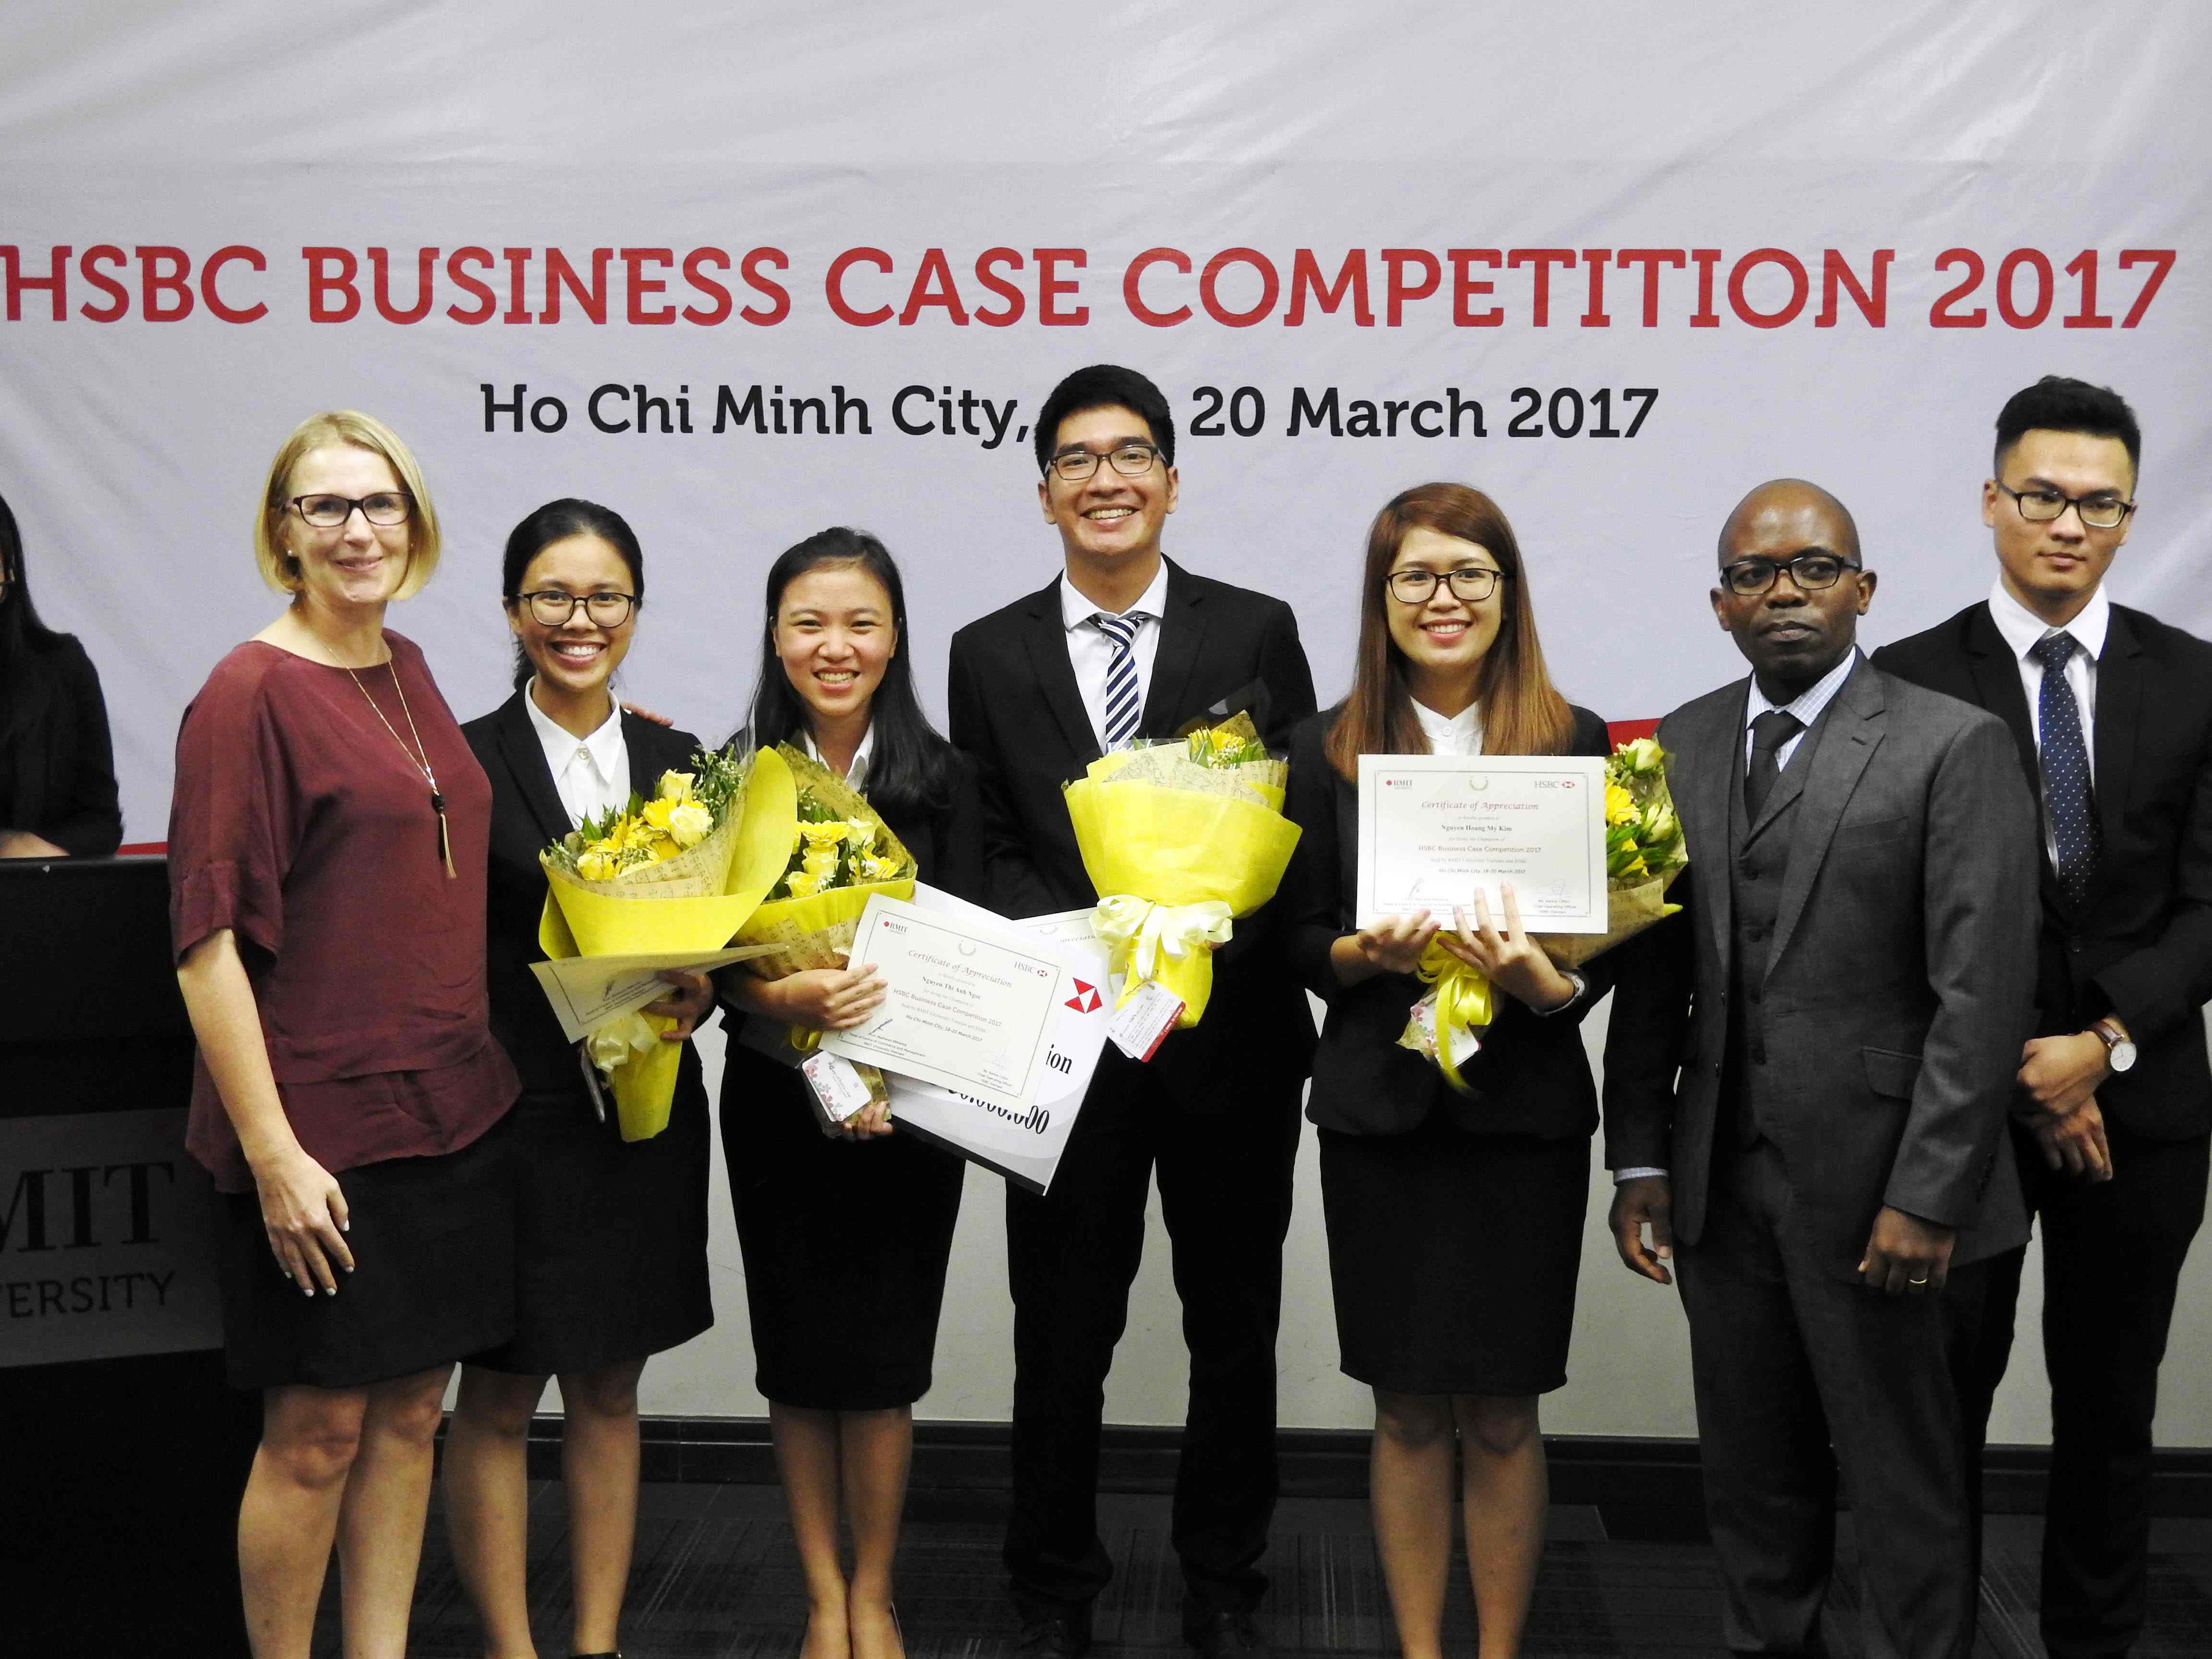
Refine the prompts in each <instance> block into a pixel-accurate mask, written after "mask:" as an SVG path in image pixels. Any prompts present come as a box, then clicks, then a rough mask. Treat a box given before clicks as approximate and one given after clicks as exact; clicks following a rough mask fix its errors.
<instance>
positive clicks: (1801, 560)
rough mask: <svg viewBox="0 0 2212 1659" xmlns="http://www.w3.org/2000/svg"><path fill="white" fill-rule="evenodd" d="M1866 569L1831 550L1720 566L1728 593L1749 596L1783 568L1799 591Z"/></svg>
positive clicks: (1771, 583) (1771, 582)
mask: <svg viewBox="0 0 2212 1659" xmlns="http://www.w3.org/2000/svg"><path fill="white" fill-rule="evenodd" d="M1865 568H1866V567H1865V566H1864V565H1863V564H1860V563H1857V562H1856V561H1853V560H1850V559H1839V558H1838V557H1837V556H1835V555H1834V554H1832V553H1800V554H1799V555H1798V556H1796V558H1794V559H1738V560H1737V561H1736V562H1735V563H1734V564H1729V565H1723V566H1722V567H1721V580H1722V582H1723V584H1725V585H1726V586H1727V588H1728V591H1729V592H1731V593H1741V594H1742V595H1743V596H1744V598H1746V599H1749V598H1751V597H1752V595H1753V594H1755V593H1764V592H1766V590H1767V589H1768V588H1770V587H1771V586H1774V579H1775V578H1776V577H1777V576H1778V575H1780V574H1782V573H1783V572H1784V571H1785V570H1786V571H1788V572H1789V573H1790V580H1791V581H1792V582H1794V583H1795V584H1796V586H1798V588H1799V589H1800V590H1802V592H1808V593H1810V592H1815V591H1816V590H1818V589H1820V588H1824V587H1833V586H1835V585H1836V584H1837V583H1838V582H1839V581H1841V580H1843V576H1844V572H1845V571H1846V570H1863V569H1865Z"/></svg>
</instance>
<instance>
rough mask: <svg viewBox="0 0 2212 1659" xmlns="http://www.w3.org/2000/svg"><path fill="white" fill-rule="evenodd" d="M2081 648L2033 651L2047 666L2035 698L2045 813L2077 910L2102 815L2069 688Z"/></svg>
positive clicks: (2047, 642) (2063, 883) (2059, 642)
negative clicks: (2091, 787) (2068, 679)
mask: <svg viewBox="0 0 2212 1659" xmlns="http://www.w3.org/2000/svg"><path fill="white" fill-rule="evenodd" d="M2080 649H2081V647H2080V646H2079V645H2077V644H2076V643H2075V640H2074V636H2073V635H2071V634H2068V633H2065V632H2063V631H2062V632H2060V633H2057V634H2051V635H2045V637H2044V638H2042V639H2040V640H2038V641H2036V642H2035V645H2034V647H2033V648H2032V649H2031V650H2030V651H2029V652H2028V653H2027V654H2028V655H2030V656H2031V657H2033V658H2034V659H2036V661H2038V662H2039V663H2041V664H2042V665H2043V684H2042V686H2041V688H2040V689H2039V690H2038V691H2037V693H2036V698H2035V713H2036V726H2037V729H2038V732H2039V734H2040V739H2041V740H2040V742H2039V745H2038V747H2039V751H2040V754H2041V757H2042V761H2043V810H2044V811H2045V812H2046V813H2047V814H2048V815H2049V816H2050V820H2051V842H2052V845H2053V846H2054V847H2055V848H2056V849H2057V854H2058V884H2059V886H2060V887H2061V888H2063V890H2065V894H2066V897H2067V900H2068V902H2069V903H2072V904H2075V905H2076V906H2078V905H2080V904H2081V902H2082V901H2083V900H2084V899H2086V898H2087V897H2088V896H2089V878H2090V877H2091V876H2092V875H2093V874H2094V873H2095V872H2096V868H2097V848H2098V835H2097V811H2096V807H2095V805H2094V803H2093V801H2092V800H2091V799H2090V795H2089V750H2088V749H2087V746H2086V745H2085V744H2083V743H2082V741H2081V709H2080V708H2079V707H2078V706H2077V705H2076V704H2075V701H2074V688H2073V687H2072V686H2070V685H2069V684H2067V683H2066V665H2067V662H2068V661H2069V659H2071V658H2072V657H2073V655H2074V653H2075V652H2076V651H2078V650H2080Z"/></svg>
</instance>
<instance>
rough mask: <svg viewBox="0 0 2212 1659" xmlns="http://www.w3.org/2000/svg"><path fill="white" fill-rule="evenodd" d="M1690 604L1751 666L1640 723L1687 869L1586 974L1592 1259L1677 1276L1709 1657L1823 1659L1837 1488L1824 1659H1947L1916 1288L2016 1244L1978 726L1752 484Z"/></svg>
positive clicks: (1843, 573)
mask: <svg viewBox="0 0 2212 1659" xmlns="http://www.w3.org/2000/svg"><path fill="white" fill-rule="evenodd" d="M1717 578H1718V580H1717V582H1716V584H1715V586H1714V587H1713V590H1712V595H1711V598H1712V607H1713V613H1714V615H1715V617H1717V619H1718V621H1719V623H1720V625H1721V627H1722V628H1723V629H1725V630H1726V631H1727V632H1728V634H1729V635H1730V637H1731V638H1733V639H1734V641H1735V646H1736V648H1737V650H1738V651H1740V652H1741V653H1742V654H1743V657H1744V659H1745V660H1746V661H1747V662H1748V663H1749V664H1750V665H1751V670H1752V672H1751V675H1750V678H1748V680H1739V681H1736V682H1735V683H1734V684H1729V685H1725V686H1723V687H1721V688H1720V689H1719V690H1716V691H1711V692H1708V693H1706V694H1705V696H1701V697H1699V698H1696V699H1694V700H1693V701H1692V702H1688V703H1686V704H1684V705H1683V706H1682V707H1681V708H1678V709H1676V710H1675V711H1674V713H1673V714H1669V715H1668V716H1667V718H1666V719H1665V720H1662V721H1661V722H1660V726H1659V741H1660V743H1661V744H1662V745H1663V746H1664V748H1665V749H1666V750H1667V754H1668V763H1667V780H1668V787H1669V789H1670V790H1671V792H1672V793H1673V796H1674V809H1675V811H1676V812H1677V814H1678V815H1679V816H1680V819H1681V823H1682V834H1683V837H1684V839H1685V841H1686V843H1687V844H1688V847H1689V848H1690V857H1691V863H1690V867H1689V868H1688V869H1687V870H1686V871H1685V872H1683V873H1682V875H1681V876H1680V878H1677V880H1676V883H1675V885H1674V893H1673V896H1674V897H1675V898H1676V899H1677V900H1679V901H1680V903H1681V906H1682V910H1681V913H1680V915H1676V916H1674V917H1672V918H1670V919H1669V920H1668V921H1662V922H1661V923H1659V924H1658V925H1657V926H1656V927H1653V928H1652V929H1650V932H1648V933H1645V934H1644V935H1643V936H1642V937H1641V938H1639V939H1634V940H1632V941H1631V942H1630V943H1629V944H1628V945H1624V946H1622V947H1621V949H1622V951H1624V952H1626V953H1631V954H1628V955H1625V956H1624V957H1623V960H1622V962H1621V963H1620V970H1619V972H1620V978H1619V982H1618V985H1617V987H1616V989H1615V991H1614V994H1613V1017H1612V1023H1611V1025H1610V1028H1609V1029H1608V1030H1607V1035H1606V1048H1605V1131H1606V1164H1607V1168H1609V1169H1611V1170H1613V1173H1614V1177H1615V1180H1616V1182H1618V1185H1617V1186H1616V1188H1615V1189H1614V1195H1613V1208H1612V1217H1611V1219H1612V1224H1613V1241H1614V1245H1615V1248H1616V1249H1618V1251H1619V1252H1620V1259H1621V1261H1622V1262H1623V1264H1624V1265H1625V1266H1626V1267H1628V1268H1629V1269H1630V1270H1631V1271H1632V1272H1634V1273H1640V1274H1642V1275H1643V1276H1644V1277H1645V1278H1647V1279H1654V1280H1656V1281H1657V1282H1658V1283H1660V1284H1662V1285H1663V1284H1666V1283H1668V1280H1669V1278H1670V1274H1669V1272H1668V1267H1667V1265H1666V1261H1667V1258H1668V1257H1669V1256H1671V1257H1672V1260H1673V1262H1674V1271H1675V1272H1677V1273H1680V1276H1681V1296H1682V1308H1683V1311H1684V1312H1685V1313H1686V1315H1687V1316H1689V1326H1690V1356H1691V1367H1692V1377H1693V1380H1694V1382H1695V1385H1696V1395H1697V1408H1698V1433H1699V1440H1700V1442H1701V1443H1702V1445H1703V1449H1704V1460H1705V1512H1706V1516H1707V1518H1708V1519H1709V1520H1710V1521H1711V1525H1712V1534H1713V1550H1714V1554H1715V1557H1716V1559H1717V1564H1718V1565H1719V1568H1720V1576H1721V1584H1722V1591H1723V1602H1722V1607H1723V1611H1722V1632H1723V1637H1724V1638H1725V1640H1726V1642H1727V1644H1728V1646H1729V1648H1730V1649H1731V1650H1735V1651H1736V1652H1739V1653H1769V1654H1784V1653H1809V1652H1823V1651H1827V1650H1829V1649H1828V1648H1827V1647H1826V1645H1824V1643H1825V1641H1826V1638H1824V1637H1823V1635H1822V1633H1821V1626H1822V1622H1823V1620H1822V1614H1823V1612H1824V1610H1825V1609H1826V1607H1827V1606H1828V1602H1829V1595H1830V1588H1831V1581H1832V1576H1833V1573H1834V1571H1835V1523H1836V1498H1837V1492H1838V1473H1839V1472H1840V1474H1841V1479H1842V1485H1843V1488H1844V1490H1845V1491H1848V1492H1849V1493H1850V1500H1851V1508H1852V1515H1853V1518H1854V1520H1855V1522H1856V1523H1857V1538H1858V1557H1859V1575H1858V1581H1859V1582H1858V1591H1859V1593H1858V1597H1857V1602H1858V1606H1857V1626H1858V1631H1857V1646H1856V1648H1855V1649H1854V1650H1855V1651H1857V1652H1858V1653H1860V1654H1863V1655H1864V1656H1865V1659H1950V1656H1954V1655H1956V1654H1960V1653H1963V1652H1964V1651H1965V1646H1964V1642H1965V1635H1966V1629H1967V1627H1968V1626H1967V1620H1968V1619H1969V1616H1970V1614H1969V1607H1970V1605H1971V1602H1972V1597H1973V1596H1974V1595H1975V1593H1976V1586H1975V1583H1974V1579H1973V1575H1972V1570H1971V1567H1970V1565H1969V1556H1970V1547H1969V1542H1968V1522H1967V1515H1966V1483H1965V1477H1964V1473H1963V1470H1962V1467H1961V1464H1962V1460H1961V1457H1960V1446H1959V1414H1958V1407H1957V1403H1956V1401H1955V1400H1954V1397H1953V1394H1952V1389H1951V1382H1950V1376H1949V1372H1948V1365H1947V1360H1946V1322H1945V1310H1944V1306H1943V1303H1944V1298H1945V1296H1946V1294H1947V1293H1946V1291H1945V1284H1946V1281H1947V1279H1948V1276H1949V1275H1950V1274H1951V1273H1954V1272H1956V1271H1958V1270H1959V1269H1960V1268H1962V1267H1971V1266H1972V1264H1974V1263H1977V1262H1979V1261H1984V1260H1986V1259H1987V1258H1988V1257H1990V1256H1991V1255H1995V1254H1996V1253H1997V1252H1999V1251H2002V1250H2007V1249H2012V1248H2014V1247H2015V1246H2016V1245H2018V1244H2019V1243H2021V1240H2023V1239H2024V1238H2025V1237H2027V1222H2026V1219H2025V1218H2024V1216H2023V1214H2022V1212H2021V1199H2020V1182H2019V1180H2018V1177H2017V1176H2015V1174H2014V1171H2013V1168H2012V1164H2011V1163H2010V1161H2009V1160H2008V1159H2004V1158H1999V1157H1998V1155H1997V1154H1998V1152H1999V1147H2000V1143H2001V1142H2002V1139H2003V1135H2004V1121H2005V1114H2006V1110H2007V1108H2008V1103H2009V1102H2010V1099H2011V1095H2012V1073H2013V1069H2014V1067H2015V1066H2016V1065H2017V1064H2018V1056H2019V1054H2020V1045H2021V1041H2022V1039H2023V1038H2024V1037H2025V1036H2026V1035H2027V1025H2028V1013H2029V1008H2028V1000H2029V989H2030V980H2031V977H2032V963H2033V951H2034V927H2033V918H2032V917H2031V915H2029V913H2028V910H2027V903H2026V896H2027V894H2028V893H2029V892H2031V891H2032V890H2033V887H2034V883H2035V866H2034V848H2033V836H2032V835H2031V833H2030V830H2029V828H2028V821H2027V816H2026V811H2027V809H2026V805H2025V803H2024V802H2023V801H2022V800H2021V786H2020V780H2019V769H2018V766H2017V765H2016V763H2015V761H2014V759H2013V757H2012V752H2011V750H2012V744H2011V742H2010V739H2009V738H2008V737H2007V735H2006V733H2005V730H2004V727H2003V726H2002V725H2001V724H2000V723H1999V722H1998V721H1997V720H1995V719H1994V718H1992V717H1991V716H1990V715H1988V714H1984V713H1983V712H1982V711H1980V710H1979V709H1977V708H1968V707H1967V706H1966V704H1964V703H1961V702H1957V701H1955V700H1954V699H1952V698H1949V697H1945V696H1938V695H1936V693H1934V692H1930V691H1925V690H1922V689H1921V688H1920V687H1918V686H1917V685H1912V684H1908V683H1907V682H1905V681H1903V680H1899V679H1897V678H1894V677H1893V676H1891V675H1888V674H1885V673H1884V672H1882V671H1881V670H1880V669H1878V668H1875V667H1872V666H1870V665H1869V664H1868V663H1867V662H1866V660H1865V659H1863V657H1862V656H1860V654H1859V653H1858V651H1857V645H1856V638H1857V626H1858V619H1859V617H1861V616H1863V615H1864V614H1865V611H1866V609H1867V606H1868V605H1869V604H1870V603H1872V601H1873V599H1874V593H1875V574H1874V573H1873V572H1872V571H1870V570H1869V569H1867V568H1866V567H1865V562H1864V559H1863V556H1862V554H1861V551H1860V547H1859V537H1858V528H1857V525H1856V524H1854V523H1853V521H1852V520H1851V515H1850V513H1849V512H1847V511H1846V510H1845V509H1844V505H1843V503H1842V502H1840V501H1838V500H1836V498H1835V497H1834V496H1833V495H1830V494H1829V493H1828V492H1827V491H1826V490H1825V489H1820V488H1819V487H1818V486H1817V485H1814V484H1810V483H1806V482H1804V481H1803V480H1802V479H1794V478H1783V479H1776V480H1774V481H1773V482H1771V483H1764V484H1761V485H1759V487H1758V488H1757V489H1753V491H1752V492H1751V493H1750V494H1749V495H1746V496H1745V497H1744V498H1743V500H1742V501H1740V502H1738V503H1737V504H1736V506H1735V510H1734V511H1732V512H1731V513H1729V516H1728V519H1727V520H1726V521H1725V523H1724V524H1723V526H1722V530H1721V535H1720V547H1719V568H1718V571H1717ZM1647 1231H1648V1232H1649V1234H1650V1237H1649V1239H1648V1241H1647V1239H1646V1237H1645V1235H1646V1232H1647Z"/></svg>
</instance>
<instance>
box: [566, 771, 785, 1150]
mask: <svg viewBox="0 0 2212 1659" xmlns="http://www.w3.org/2000/svg"><path fill="white" fill-rule="evenodd" d="M794 800H795V793H794V791H793V784H792V781H791V773H790V771H789V769H787V767H786V766H785V765H784V763H783V762H782V761H781V758H779V757H777V756H776V755H775V752H774V751H773V750H762V751H761V752H760V753H759V754H758V755H757V756H755V757H753V765H752V772H751V775H750V778H749V779H748V780H747V781H746V784H745V795H744V805H742V807H741V808H740V809H739V811H740V817H739V820H738V834H737V838H736V840H735V842H733V843H732V848H731V854H730V865H729V870H728V872H727V874H726V877H725V878H724V880H725V890H724V891H723V892H722V893H720V894H719V895H717V896H711V897H689V898H656V897H654V896H653V892H652V889H651V888H650V887H649V886H647V887H643V888H641V889H640V890H639V891H638V892H637V893H636V894H635V895H634V896H619V897H618V896H614V895H612V894H610V893H606V892H604V891H598V890H593V888H592V887H586V886H584V885H581V884H577V883H574V882H568V881H562V880H561V879H559V878H557V877H556V878H552V879H550V881H549V883H548V888H549V890H548V891H547V893H546V896H545V908H544V912H543V913H542V914H541V915H539V917H538V946H539V948H540V949H542V950H543V951H544V952H545V954H546V956H547V957H550V958H552V959H553V960H555V961H560V960H562V959H564V958H566V957H575V956H612V955H624V954H628V953H630V952H640V953H642V952H646V951H698V952H700V953H701V954H702V955H705V954H707V953H708V952H711V951H719V950H720V949H721V948H722V946H724V945H727V944H728V943H729V942H730V939H731V937H732V935H733V934H735V933H737V932H738V928H739V927H740V926H742V925H743V923H744V921H745V919H746V918H747V917H748V916H750V915H752V913H753V912H754V911H755V910H756V909H757V908H759V906H760V902H761V899H762V897H763V896H764V895H765V894H766V893H767V892H768V890H769V888H771V887H773V886H775V884H776V883H777V881H778V880H780V879H781V878H782V875H783V866H784V863H785V861H786V860H787V858H788V857H789V856H790V848H791V843H790V840H789V837H788V832H787V831H781V832H780V831H779V826H781V825H785V824H788V823H790V822H791V820H792V817H793V802H794ZM779 833H781V834H782V836H783V838H782V839H781V840H778V839H777V836H778V834H779ZM641 1018H644V1019H645V1021H646V1022H647V1024H652V1025H653V1027H654V1029H655V1030H661V1031H665V1030H668V1029H669V1028H670V1027H671V1026H672V1025H673V1024H675V1023H676V1022H675V1021H673V1020H670V1019H662V1018H659V1017H658V1016H654V1015H645V1016H641ZM683 1049H684V1045H683V1044H681V1043H678V1042H662V1043H657V1044H655V1045H654V1046H653V1048H650V1049H636V1050H635V1051H634V1052H633V1054H632V1056H631V1058H629V1060H625V1061H623V1063H622V1064H621V1065H620V1066H617V1067H616V1068H615V1070H614V1072H613V1073H612V1074H611V1079H610V1080H611V1082H612V1084H613V1085H614V1091H615V1108H616V1115H617V1118H618V1120H619V1121H620V1124H621V1128H622V1138H623V1139H624V1140H649V1139H652V1138H653V1136H654V1135H657V1134H659V1133H660V1132H661V1131H662V1130H663V1129H665V1128H666V1127H668V1112H669V1108H670V1107H671V1105H673V1104H674V1103H675V1099H676V1070H677V1066H678V1065H679V1064H680V1063H681V1061H682V1060H683Z"/></svg>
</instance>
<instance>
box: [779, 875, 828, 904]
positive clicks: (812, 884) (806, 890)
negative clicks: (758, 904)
mask: <svg viewBox="0 0 2212 1659" xmlns="http://www.w3.org/2000/svg"><path fill="white" fill-rule="evenodd" d="M784 885H785V886H786V887H787V888H788V889H790V890H791V896H792V897H793V898H812V897H813V896H815V894H817V893H818V892H820V891H821V890H822V881H821V878H819V877H817V876H811V875H809V874H807V873H806V872H805V871H804V870H794V871H793V872H791V874H790V875H788V876H787V877H786V878H784Z"/></svg>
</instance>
